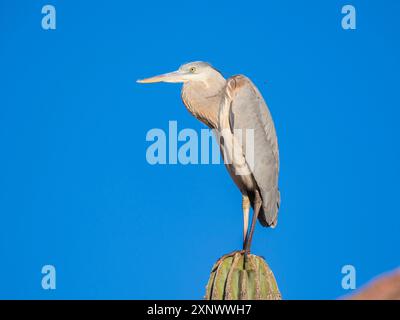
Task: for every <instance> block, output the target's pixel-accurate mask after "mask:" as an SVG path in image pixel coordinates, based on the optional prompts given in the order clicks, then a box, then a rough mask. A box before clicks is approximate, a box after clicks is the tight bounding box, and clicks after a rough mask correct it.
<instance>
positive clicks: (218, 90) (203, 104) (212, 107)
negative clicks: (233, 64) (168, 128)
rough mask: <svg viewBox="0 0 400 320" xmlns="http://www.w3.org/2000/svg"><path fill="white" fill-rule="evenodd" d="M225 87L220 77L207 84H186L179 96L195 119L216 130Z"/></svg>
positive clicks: (224, 82) (223, 80) (224, 81)
mask: <svg viewBox="0 0 400 320" xmlns="http://www.w3.org/2000/svg"><path fill="white" fill-rule="evenodd" d="M225 85H226V80H225V79H224V78H223V77H222V75H221V76H219V77H215V78H213V79H210V80H208V81H207V82H186V83H184V84H183V87H182V94H181V96H182V100H183V103H184V104H185V106H186V108H187V109H188V110H189V112H190V113H191V114H192V115H193V116H194V117H195V118H197V119H198V120H200V121H201V122H203V123H204V124H205V125H207V126H208V127H210V128H216V127H217V121H218V110H219V106H220V102H221V98H222V96H223V89H224V88H225Z"/></svg>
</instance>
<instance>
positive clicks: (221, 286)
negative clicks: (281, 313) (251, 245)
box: [205, 251, 282, 300]
mask: <svg viewBox="0 0 400 320" xmlns="http://www.w3.org/2000/svg"><path fill="white" fill-rule="evenodd" d="M281 298H282V297H281V294H280V292H279V289H278V285H277V283H276V280H275V277H274V275H273V273H272V271H271V269H270V268H269V266H268V264H267V263H266V262H265V260H264V258H262V257H259V256H256V255H253V254H248V255H247V257H245V254H244V252H243V251H235V252H232V253H230V254H227V255H225V256H223V257H221V258H220V259H219V260H218V261H217V262H216V263H215V265H214V266H213V268H212V270H211V275H210V279H209V280H208V284H207V288H206V296H205V299H207V300H280V299H281Z"/></svg>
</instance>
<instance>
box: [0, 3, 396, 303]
mask: <svg viewBox="0 0 400 320" xmlns="http://www.w3.org/2000/svg"><path fill="white" fill-rule="evenodd" d="M48 3H50V4H53V5H55V7H56V9H57V29H56V30H52V31H44V30H43V29H42V28H41V18H42V14H41V8H42V6H43V5H45V4H48ZM348 3H351V4H353V5H354V6H355V7H356V9H357V30H354V31H349V30H348V31H345V30H343V29H342V28H341V17H342V14H341V12H340V11H341V7H342V6H343V5H345V4H348ZM399 13H400V2H399V1H395V0H392V1H377V0H375V1H367V2H366V1H355V0H352V1H309V0H307V1H245V2H243V1H211V0H209V1H202V4H201V5H200V4H196V2H195V1H180V2H177V1H140V2H139V1H77V0H74V1H72V0H69V1H56V0H52V1H50V0H49V1H28V0H26V1H14V0H13V1H11V0H5V1H1V2H0V148H1V157H0V257H1V258H0V298H38V299H55V298H57V299H60V298H77V299H81V298H111V299H118V298H122V299H127V298H144V299H150V298H166V299H182V298H183V299H191V298H193V299H196V298H202V297H203V295H204V289H205V285H206V282H207V279H208V275H209V272H210V269H211V267H212V265H213V263H214V262H215V260H216V259H217V258H218V257H220V256H221V255H223V254H225V253H227V252H230V251H232V250H234V249H239V248H240V247H241V237H242V234H241V230H242V214H241V197H240V193H239V191H238V190H237V189H236V187H235V186H234V184H233V182H232V181H231V180H230V178H229V175H228V174H227V172H226V170H225V168H224V167H223V165H188V166H184V165H165V166H151V165H149V164H148V163H147V162H146V149H147V147H148V146H149V145H150V143H149V142H146V139H145V137H146V133H147V131H148V130H150V129H152V128H162V129H167V128H168V121H171V120H176V121H178V126H179V128H180V129H183V128H193V129H195V130H196V131H200V130H201V129H202V128H203V125H202V124H200V123H198V122H197V120H196V119H194V118H192V117H191V116H190V115H189V113H188V112H187V111H186V110H185V108H184V106H183V104H182V102H181V100H180V85H172V84H156V85H151V86H150V85H149V86H143V85H138V84H136V83H135V80H136V79H138V78H141V77H144V76H149V75H153V74H157V73H161V72H166V71H172V70H175V69H176V68H177V67H178V66H179V65H180V64H182V63H184V62H188V61H192V60H204V61H209V62H211V63H212V64H213V65H214V66H216V67H217V68H218V69H220V70H221V71H222V72H223V74H224V75H226V76H229V75H232V74H238V73H243V74H245V75H247V76H249V77H250V78H251V79H252V80H253V81H254V82H255V83H256V85H257V86H258V87H259V89H260V91H261V92H262V93H263V95H264V97H265V99H266V101H267V103H268V104H269V107H270V109H271V112H272V114H273V117H274V119H275V123H276V129H277V133H278V138H279V144H280V154H281V175H280V189H281V194H282V207H281V210H280V218H279V223H278V227H277V228H276V229H275V230H271V229H264V228H262V227H261V226H260V225H258V226H257V229H256V233H255V238H254V243H253V251H254V253H256V254H259V255H262V256H264V257H265V258H266V259H267V261H268V263H269V264H270V266H271V268H272V269H273V271H274V273H275V275H276V278H277V280H278V283H279V287H280V289H281V291H282V294H283V296H284V298H287V299H296V298H306V299H314V298H316V299H323V298H335V297H338V296H340V295H343V294H346V293H347V292H346V291H344V290H343V289H342V288H341V278H342V274H341V268H342V266H343V265H346V264H351V265H354V266H355V267H356V270H357V285H358V286H361V285H362V284H364V283H365V282H366V281H368V280H369V279H370V278H371V277H373V276H375V275H377V274H379V273H381V272H384V271H387V270H390V269H393V268H395V267H397V266H398V265H399V249H398V248H399V246H400V238H399V237H400V236H399V230H400V214H399V213H400V203H399V201H398V198H399V196H398V192H399V180H400V170H399V160H400V159H399V156H400V153H399V141H398V140H399V137H400V128H399V125H398V123H399V117H400V109H399V108H400V96H399V77H400V63H399V56H400V46H399V30H400V21H399V19H398V16H399ZM46 264H52V265H54V266H55V267H56V270H57V289H56V290H54V291H45V290H43V289H42V288H41V277H42V274H41V268H42V266H43V265H46Z"/></svg>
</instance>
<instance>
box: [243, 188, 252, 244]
mask: <svg viewBox="0 0 400 320" xmlns="http://www.w3.org/2000/svg"><path fill="white" fill-rule="evenodd" d="M242 208H243V249H244V244H245V243H246V237H247V231H248V229H249V212H250V199H249V197H248V196H247V195H242Z"/></svg>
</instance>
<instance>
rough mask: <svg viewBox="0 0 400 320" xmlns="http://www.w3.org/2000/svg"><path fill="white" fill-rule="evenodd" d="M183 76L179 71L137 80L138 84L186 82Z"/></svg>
mask: <svg viewBox="0 0 400 320" xmlns="http://www.w3.org/2000/svg"><path fill="white" fill-rule="evenodd" d="M184 81H185V79H184V78H183V74H182V73H181V72H179V71H174V72H169V73H164V74H160V75H158V76H154V77H151V78H146V79H141V80H137V81H136V82H137V83H155V82H174V83H176V82H184Z"/></svg>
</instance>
